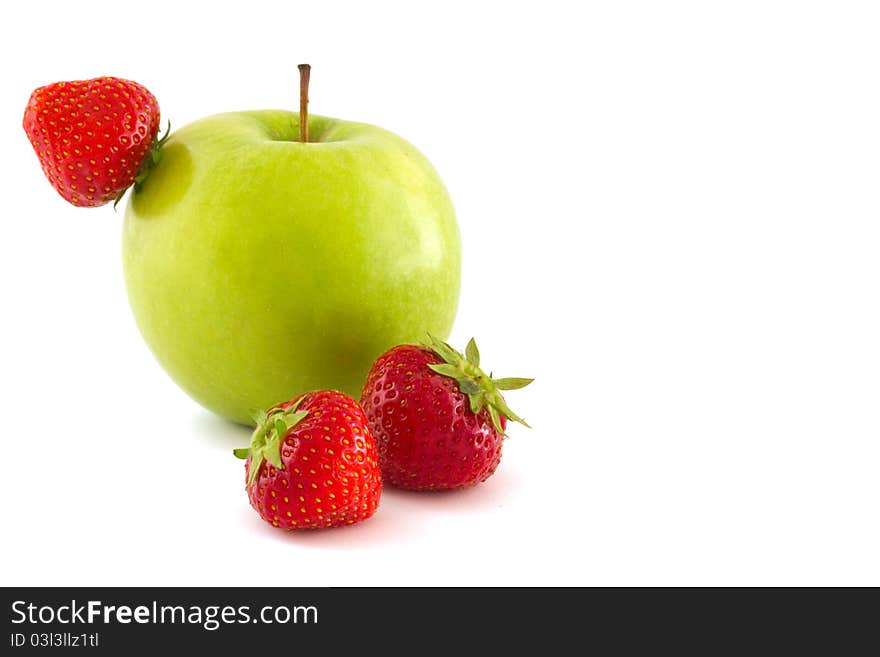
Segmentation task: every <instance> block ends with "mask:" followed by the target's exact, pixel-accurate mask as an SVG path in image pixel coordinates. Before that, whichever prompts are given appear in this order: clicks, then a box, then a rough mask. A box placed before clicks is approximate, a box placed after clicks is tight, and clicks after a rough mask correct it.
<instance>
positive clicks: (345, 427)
mask: <svg viewBox="0 0 880 657" xmlns="http://www.w3.org/2000/svg"><path fill="white" fill-rule="evenodd" d="M254 419H255V420H256V422H257V428H256V430H255V431H254V435H253V437H252V438H251V446H250V448H248V449H237V450H235V452H234V453H235V455H236V456H238V457H239V458H243V459H245V458H246V459H247V463H246V464H245V473H246V481H247V492H248V497H249V498H250V501H251V506H253V507H254V508H255V509H256V510H257V513H259V514H260V516H261V517H262V518H263V520H265V521H266V522H268V523H271V524H272V525H273V526H274V527H282V528H284V529H319V528H321V527H336V526H337V525H351V524H353V523H355V522H358V521H359V520H365V519H366V518H369V517H370V516H371V515H373V512H375V511H376V507H377V506H378V505H379V496H380V494H381V492H382V478H381V473H380V472H379V465H378V459H377V454H376V441H375V440H373V434H372V433H371V432H370V426H369V425H368V424H367V418H366V417H364V412H363V410H361V407H360V406H358V404H357V402H356V401H355V400H353V399H352V398H351V397H349V396H348V395H344V394H342V393H341V392H336V391H333V390H320V391H317V392H309V393H306V394H304V395H300V396H299V397H297V398H296V399H294V400H292V401H289V402H284V403H283V404H278V405H277V406H273V407H272V408H270V409H269V411H268V413H263V412H258V413H257V414H256V417H255V418H254Z"/></svg>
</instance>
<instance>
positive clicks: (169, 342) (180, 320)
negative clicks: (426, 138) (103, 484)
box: [123, 110, 461, 424]
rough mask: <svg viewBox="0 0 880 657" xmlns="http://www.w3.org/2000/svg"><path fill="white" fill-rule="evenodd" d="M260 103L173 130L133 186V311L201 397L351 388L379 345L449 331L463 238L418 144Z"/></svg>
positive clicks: (206, 401)
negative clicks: (304, 121)
mask: <svg viewBox="0 0 880 657" xmlns="http://www.w3.org/2000/svg"><path fill="white" fill-rule="evenodd" d="M299 129H300V128H299V114H298V113H296V112H289V111H285V110H263V111H252V112H236V113H226V114H218V115H215V116H211V117H207V118H205V119H201V120H199V121H196V122H193V123H191V124H189V125H187V126H185V127H183V128H181V129H180V130H177V131H175V132H174V133H173V134H172V135H171V137H170V138H169V139H168V142H167V143H166V144H165V145H164V147H163V149H162V157H161V160H160V161H159V163H158V164H157V165H156V167H155V168H154V170H153V171H152V172H151V173H150V175H149V177H148V178H147V179H146V180H145V181H144V183H143V184H142V186H141V187H140V189H139V190H137V191H136V192H133V193H132V194H131V197H130V199H129V201H128V204H127V207H126V212H125V224H124V228H123V269H124V273H125V282H126V288H127V291H128V297H129V302H130V304H131V308H132V311H133V313H134V317H135V320H136V322H137V325H138V327H139V329H140V331H141V333H142V335H143V337H144V339H145V340H146V342H147V344H148V345H149V347H150V349H151V350H152V352H153V354H154V355H155V357H156V358H157V359H158V361H159V362H160V363H161V365H162V366H163V367H164V368H165V370H166V371H167V372H168V374H169V375H170V376H171V378H172V379H174V381H176V382H177V383H178V385H180V387H181V388H183V390H185V391H186V392H187V393H188V394H189V395H190V396H191V397H192V398H193V399H195V400H196V401H197V402H199V403H200V404H202V405H203V406H204V407H205V408H208V409H209V410H211V411H213V412H215V413H217V414H219V415H221V416H223V417H225V418H228V419H230V420H233V421H236V422H240V423H242V424H250V423H251V421H250V418H249V411H250V410H251V409H253V408H267V407H269V406H271V405H273V404H275V403H277V402H279V401H281V400H284V399H289V398H291V397H292V396H294V395H296V394H298V393H301V392H305V391H308V390H316V389H336V390H340V391H342V392H345V393H346V394H349V395H351V396H355V397H357V396H358V395H359V393H360V389H361V386H362V385H363V381H364V378H365V376H366V374H367V372H368V371H369V369H370V365H371V364H372V362H373V360H374V359H375V358H376V357H377V356H378V355H379V354H381V353H382V352H384V351H385V350H387V349H388V348H390V347H392V346H394V345H396V344H401V343H406V342H418V341H420V340H422V339H424V338H425V336H426V334H428V333H431V334H433V335H436V336H439V337H443V338H445V337H447V336H448V334H449V331H450V330H451V328H452V323H453V321H454V319H455V313H456V309H457V304H458V294H459V284H460V273H461V244H460V237H459V231H458V225H457V223H456V219H455V213H454V210H453V207H452V203H451V201H450V198H449V195H448V193H447V191H446V189H445V187H444V185H443V183H442V181H441V180H440V177H439V176H438V174H437V172H436V171H435V170H434V168H433V167H432V166H431V164H430V163H429V162H428V160H427V159H426V158H425V157H424V156H423V155H422V154H421V153H420V152H419V151H418V150H417V149H416V148H415V147H414V146H412V145H411V144H409V143H408V142H407V141H406V140H404V139H402V138H401V137H398V136H397V135H394V134H392V133H390V132H388V131H385V130H382V129H381V128H377V127H374V126H370V125H366V124H362V123H352V122H347V121H340V120H336V119H330V118H326V117H321V116H316V115H309V116H308V130H309V135H310V136H309V142H308V143H302V142H300V141H299V138H300V137H299Z"/></svg>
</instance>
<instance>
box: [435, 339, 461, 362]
mask: <svg viewBox="0 0 880 657" xmlns="http://www.w3.org/2000/svg"><path fill="white" fill-rule="evenodd" d="M428 337H429V338H430V339H431V344H429V345H428V346H429V347H430V348H431V349H433V350H434V353H436V354H437V355H438V356H440V358H442V359H443V360H445V361H446V362H447V363H449V364H451V365H458V364H459V363H460V362H461V361H462V356H461V354H460V353H458V352H457V351H456V350H455V349H453V348H452V347H450V346H449V345H448V344H446V343H445V342H443V341H442V340H438V339H437V338H435V337H434V336H433V335H431V334H430V333H429V334H428Z"/></svg>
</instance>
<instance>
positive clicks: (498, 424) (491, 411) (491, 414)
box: [489, 405, 504, 434]
mask: <svg viewBox="0 0 880 657" xmlns="http://www.w3.org/2000/svg"><path fill="white" fill-rule="evenodd" d="M489 417H491V418H492V424H493V425H494V426H495V431H497V432H498V433H500V434H504V429H502V428H501V418H500V417H498V411H497V409H496V408H495V407H494V406H492V405H490V406H489Z"/></svg>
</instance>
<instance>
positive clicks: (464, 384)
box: [456, 377, 483, 395]
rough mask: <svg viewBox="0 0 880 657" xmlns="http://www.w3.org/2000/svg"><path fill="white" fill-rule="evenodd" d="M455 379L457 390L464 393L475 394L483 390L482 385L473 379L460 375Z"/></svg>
mask: <svg viewBox="0 0 880 657" xmlns="http://www.w3.org/2000/svg"><path fill="white" fill-rule="evenodd" d="M456 380H457V381H458V388H459V390H461V391H462V392H463V393H464V394H466V395H476V394H478V393H481V392H483V388H482V386H480V384H479V383H477V382H476V381H474V380H473V379H469V378H467V377H461V378H460V379H456Z"/></svg>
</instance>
